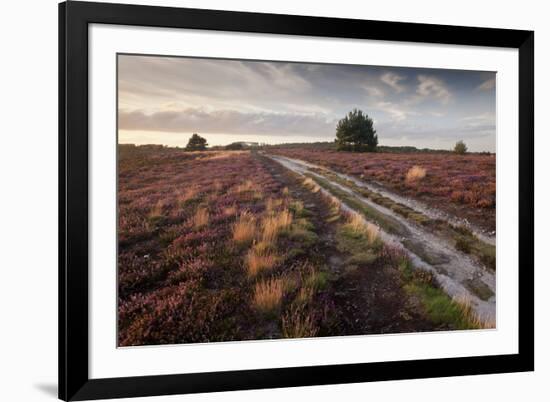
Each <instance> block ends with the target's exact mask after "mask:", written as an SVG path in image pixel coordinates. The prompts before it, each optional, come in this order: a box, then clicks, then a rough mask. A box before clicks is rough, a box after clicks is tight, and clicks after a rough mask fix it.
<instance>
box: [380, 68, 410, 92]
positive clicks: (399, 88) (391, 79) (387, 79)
mask: <svg viewBox="0 0 550 402" xmlns="http://www.w3.org/2000/svg"><path fill="white" fill-rule="evenodd" d="M404 79H405V77H403V76H401V75H399V74H395V73H390V72H387V73H384V74H382V75H381V76H380V81H382V82H383V83H384V84H386V85H389V86H390V87H392V88H393V89H394V90H395V91H396V92H397V93H401V92H403V91H404V90H405V87H404V86H403V85H400V84H399V82H400V81H403V80H404Z"/></svg>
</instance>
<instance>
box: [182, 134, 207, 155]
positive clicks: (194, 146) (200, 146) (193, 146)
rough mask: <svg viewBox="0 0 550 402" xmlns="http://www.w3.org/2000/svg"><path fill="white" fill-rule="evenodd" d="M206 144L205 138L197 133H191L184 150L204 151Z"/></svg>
mask: <svg viewBox="0 0 550 402" xmlns="http://www.w3.org/2000/svg"><path fill="white" fill-rule="evenodd" d="M207 146H208V144H207V143H206V138H202V137H201V136H200V135H198V134H197V133H193V135H192V136H191V138H189V142H188V143H187V146H186V147H185V150H186V151H204V150H205V149H206V147H207Z"/></svg>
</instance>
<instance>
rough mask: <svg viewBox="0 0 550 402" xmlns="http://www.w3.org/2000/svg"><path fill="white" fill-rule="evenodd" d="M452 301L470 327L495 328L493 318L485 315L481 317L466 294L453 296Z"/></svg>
mask: <svg viewBox="0 0 550 402" xmlns="http://www.w3.org/2000/svg"><path fill="white" fill-rule="evenodd" d="M453 301H454V302H455V303H456V304H457V305H458V306H459V308H460V312H461V314H462V316H463V318H464V320H465V321H466V322H468V323H469V326H470V327H473V328H478V329H491V328H496V323H495V321H494V320H492V319H489V318H487V317H481V316H480V315H479V314H478V313H476V312H475V310H474V308H473V307H472V300H471V299H470V297H468V296H466V295H462V296H459V297H455V298H453Z"/></svg>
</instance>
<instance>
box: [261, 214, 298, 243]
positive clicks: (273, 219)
mask: <svg viewBox="0 0 550 402" xmlns="http://www.w3.org/2000/svg"><path fill="white" fill-rule="evenodd" d="M291 224H292V214H291V213H290V212H289V210H288V209H284V210H282V211H280V212H278V213H275V214H274V215H272V216H268V217H266V218H264V219H263V221H262V241H264V242H267V243H274V242H275V240H277V237H278V236H279V234H280V233H281V232H282V231H283V230H286V229H288V228H289V227H290V225H291Z"/></svg>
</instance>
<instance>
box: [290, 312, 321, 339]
mask: <svg viewBox="0 0 550 402" xmlns="http://www.w3.org/2000/svg"><path fill="white" fill-rule="evenodd" d="M281 327H282V333H283V336H284V337H285V338H309V337H313V336H316V335H317V333H318V332H319V328H318V327H317V325H316V324H315V317H314V314H313V312H312V311H311V310H310V309H307V308H306V307H302V306H292V307H291V308H290V309H289V310H288V311H287V312H286V313H285V314H284V315H283V316H282V318H281Z"/></svg>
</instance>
